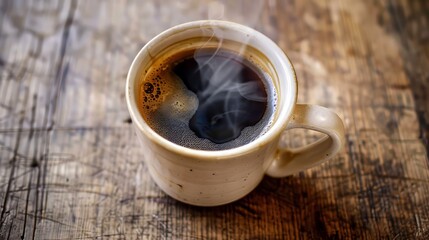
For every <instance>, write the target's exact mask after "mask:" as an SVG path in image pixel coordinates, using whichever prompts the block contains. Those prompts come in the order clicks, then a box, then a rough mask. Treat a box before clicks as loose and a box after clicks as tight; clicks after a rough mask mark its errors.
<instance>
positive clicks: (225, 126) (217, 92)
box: [173, 51, 267, 144]
mask: <svg viewBox="0 0 429 240" xmlns="http://www.w3.org/2000/svg"><path fill="white" fill-rule="evenodd" d="M173 72H174V74H176V75H177V76H178V77H179V78H180V79H181V80H182V81H183V83H184V84H185V86H186V87H187V88H188V89H189V90H191V91H192V92H193V93H195V94H196V96H197V98H198V107H197V109H196V112H195V113H194V115H193V116H192V118H191V119H190V121H189V128H190V129H191V130H192V131H194V132H195V134H196V135H197V136H198V137H201V138H206V139H209V140H210V141H212V142H214V143H218V144H221V143H225V142H228V141H231V140H233V139H235V138H237V137H238V136H239V135H240V134H241V131H242V130H243V128H245V127H249V126H253V125H255V124H256V123H257V122H259V121H260V120H261V119H262V116H263V115H264V113H265V110H266V108H267V93H266V90H265V86H264V84H263V82H262V81H263V80H262V76H260V75H259V74H258V73H257V72H256V69H253V67H252V65H251V64H250V63H248V62H247V61H246V60H245V59H243V58H241V57H240V56H238V55H235V54H232V53H229V52H223V51H218V52H216V54H214V53H213V52H211V51H201V52H198V53H195V54H194V55H192V56H190V57H188V58H186V59H184V60H183V61H181V62H179V63H177V64H175V65H174V67H173Z"/></svg>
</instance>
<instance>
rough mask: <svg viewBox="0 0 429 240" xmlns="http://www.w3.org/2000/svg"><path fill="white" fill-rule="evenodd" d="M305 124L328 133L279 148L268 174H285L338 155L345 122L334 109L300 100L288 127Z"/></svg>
mask: <svg viewBox="0 0 429 240" xmlns="http://www.w3.org/2000/svg"><path fill="white" fill-rule="evenodd" d="M293 128H305V129H310V130H314V131H318V132H321V133H325V134H326V135H327V136H325V137H323V138H322V139H320V140H318V141H316V142H314V143H311V144H309V145H307V146H304V147H300V148H297V149H287V148H279V149H278V151H277V155H276V157H275V159H274V160H273V162H272V163H271V165H270V166H269V167H268V170H267V172H266V174H267V175H268V176H271V177H285V176H288V175H291V174H293V173H297V172H299V171H303V170H305V169H307V168H311V167H314V166H316V165H319V164H321V163H323V162H325V161H327V160H329V159H330V158H332V157H333V156H335V155H336V154H337V153H338V152H339V151H340V150H341V148H342V146H343V145H344V143H345V137H344V125H343V122H342V121H341V119H340V117H339V116H338V115H337V114H336V113H334V112H333V111H331V110H329V109H327V108H324V107H321V106H316V105H308V104H297V105H296V106H295V109H294V111H293V114H292V116H291V118H290V121H289V124H288V125H287V127H286V129H285V131H287V130H289V129H293Z"/></svg>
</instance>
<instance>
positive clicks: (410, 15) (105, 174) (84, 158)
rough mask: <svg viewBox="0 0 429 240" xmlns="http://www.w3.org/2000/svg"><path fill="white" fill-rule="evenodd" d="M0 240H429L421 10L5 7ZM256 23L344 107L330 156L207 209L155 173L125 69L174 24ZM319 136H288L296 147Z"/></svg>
mask: <svg viewBox="0 0 429 240" xmlns="http://www.w3.org/2000/svg"><path fill="white" fill-rule="evenodd" d="M0 8H1V11H0V214H1V216H0V239H20V238H24V239H87V238H88V239H95V238H112V239H295V238H302V239H429V161H428V155H427V153H428V136H429V111H428V109H429V107H428V105H429V101H428V92H429V88H428V85H429V44H428V43H429V16H428V15H429V2H428V1H424V0H421V1H402V0H382V1H371V0H366V1H355V0H344V1H341V0H333V1H319V0H312V1H292V0H290V1H280V0H277V1H276V0H270V1H266V2H264V1H253V2H250V1H228V2H227V1H219V2H218V1H209V0H207V1H197V0H195V1H113V0H112V1H83V0H81V1H15V0H9V1H0ZM205 18H220V19H227V20H232V21H236V22H239V23H243V24H246V25H249V26H252V27H254V28H256V29H258V30H260V31H261V32H263V33H265V34H266V35H268V36H269V37H270V38H272V39H273V40H274V41H276V42H277V43H278V44H279V45H280V46H281V47H282V48H283V49H284V51H285V52H286V53H287V54H288V55H289V57H290V58H291V59H292V61H293V62H294V64H295V67H296V70H297V75H298V78H299V81H300V82H299V87H300V90H299V101H300V102H308V103H315V104H321V105H324V106H327V107H329V108H332V109H334V110H336V111H337V112H338V113H339V114H340V115H341V117H342V118H343V119H344V122H345V125H346V131H347V136H346V137H347V145H346V146H345V148H344V150H343V151H342V152H341V154H340V155H339V156H337V157H336V158H335V159H333V160H332V161H330V162H328V163H326V164H324V165H322V166H319V167H316V168H313V169H310V170H308V171H305V172H302V173H300V174H296V175H295V176H291V177H287V178H283V179H272V178H265V179H264V180H263V182H262V183H261V184H260V186H259V187H258V188H257V189H256V190H255V191H253V192H252V193H251V194H250V195H248V196H247V197H245V198H243V199H241V200H239V201H237V202H235V203H233V204H229V205H226V206H221V207H216V208H198V207H192V206H188V205H185V204H182V203H179V202H177V201H175V200H173V199H171V198H169V197H167V196H166V195H165V194H164V193H162V192H161V191H160V190H159V189H158V188H157V187H156V185H155V184H154V182H153V181H152V180H151V179H150V177H149V176H148V172H147V169H146V167H145V165H144V163H143V162H142V159H143V158H144V152H141V151H140V148H139V145H138V143H137V140H136V137H135V135H134V132H133V129H132V127H131V125H130V124H129V115H128V112H127V110H126V105H125V100H124V83H125V76H126V73H127V70H128V67H129V65H130V63H131V61H132V59H133V57H134V56H135V54H136V53H137V51H138V50H139V49H140V48H141V47H142V46H143V45H144V44H145V43H146V42H147V41H149V40H150V39H151V38H152V37H153V36H155V35H156V34H157V33H159V32H160V31H162V30H164V29H166V28H168V27H171V26H173V25H176V24H179V23H182V22H186V21H190V20H196V19H205ZM316 137H317V135H314V134H312V133H303V132H299V131H294V132H291V133H290V134H289V135H287V136H286V140H287V142H288V143H289V145H290V146H297V145H301V144H304V143H308V142H311V141H313V140H314V139H315V138H316Z"/></svg>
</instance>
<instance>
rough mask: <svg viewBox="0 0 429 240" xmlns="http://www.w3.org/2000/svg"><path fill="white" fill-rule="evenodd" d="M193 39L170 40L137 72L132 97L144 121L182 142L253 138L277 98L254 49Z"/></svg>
mask: <svg viewBox="0 0 429 240" xmlns="http://www.w3.org/2000/svg"><path fill="white" fill-rule="evenodd" d="M197 43H198V42H195V41H194V42H192V41H189V42H186V43H181V44H180V45H179V46H171V47H170V48H169V49H166V50H164V52H163V53H161V54H159V57H158V58H156V59H154V61H153V62H152V63H151V64H150V66H149V67H148V68H147V69H145V71H144V73H142V74H141V79H140V87H139V89H138V92H137V98H138V99H137V102H138V107H139V111H140V113H141V114H142V116H143V118H144V120H145V122H146V123H147V124H148V125H149V126H150V127H151V128H152V129H153V130H154V131H155V132H157V133H158V134H159V135H161V136H162V137H164V138H166V139H167V140H169V141H171V142H174V143H176V144H178V145H181V146H184V147H188V148H194V149H200V150H226V149H231V148H235V147H239V146H242V145H245V144H247V143H250V142H252V141H254V140H255V139H257V138H258V137H260V136H261V135H263V134H264V133H265V132H266V131H267V130H268V129H269V127H270V125H271V120H272V116H273V113H274V112H275V107H276V101H277V99H276V93H275V89H274V86H273V83H272V80H271V78H270V76H269V75H268V74H267V73H266V72H265V71H264V70H263V68H262V67H261V65H259V64H258V61H261V60H260V59H258V57H257V56H258V52H257V51H256V50H255V49H253V48H251V47H246V46H243V45H241V46H240V45H237V43H234V42H225V41H223V42H222V43H219V42H213V43H212V42H209V41H207V42H203V41H200V43H201V44H197ZM220 44H222V45H221V46H220ZM180 46H181V47H180Z"/></svg>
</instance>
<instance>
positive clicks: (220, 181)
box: [126, 20, 344, 206]
mask: <svg viewBox="0 0 429 240" xmlns="http://www.w3.org/2000/svg"><path fill="white" fill-rule="evenodd" d="M207 38H209V39H213V38H215V39H217V40H216V41H218V42H222V41H223V40H227V41H232V42H236V43H241V44H247V45H248V46H251V47H253V48H255V49H257V50H258V51H259V52H261V53H262V54H263V55H264V57H266V58H265V59H266V60H267V61H268V62H266V64H267V65H266V68H265V69H266V71H268V74H269V75H270V77H271V81H273V82H272V83H273V86H274V87H275V91H276V94H277V103H276V105H277V107H276V110H275V112H274V115H273V119H272V123H271V125H270V127H269V129H268V130H267V131H266V132H265V134H263V135H262V136H260V137H258V138H257V139H255V140H254V141H252V142H250V143H248V144H246V145H243V146H240V147H236V148H232V149H227V150H219V151H206V150H196V149H191V148H186V147H183V146H180V145H178V144H175V143H173V142H170V141H168V140H167V139H165V138H163V137H162V136H160V135H159V134H158V133H157V132H155V131H154V130H153V129H151V128H150V127H149V125H148V124H147V123H146V122H145V120H144V118H143V117H142V115H141V113H140V112H139V110H138V106H137V91H139V86H140V81H141V79H142V77H141V75H142V74H144V73H143V70H144V69H147V68H148V67H149V66H150V64H151V63H152V62H153V61H154V59H156V57H157V56H158V55H159V54H161V52H162V51H164V50H165V49H167V48H168V47H170V46H172V45H174V44H175V43H178V42H182V41H186V40H189V39H207ZM297 91H298V89H297V79H296V75H295V71H294V69H293V67H292V63H291V62H290V60H289V59H288V58H287V57H286V55H285V54H284V53H283V51H282V50H281V49H280V48H279V47H278V46H277V45H276V44H275V43H274V42H273V41H271V40H270V39H269V38H268V37H266V36H265V35H263V34H261V33H259V32H257V31H255V30H254V29H251V28H249V27H246V26H243V25H240V24H237V23H232V22H227V21H217V20H203V21H195V22H189V23H185V24H182V25H178V26H175V27H173V28H170V29H168V30H166V31H164V32H163V33H161V34H159V35H158V36H156V37H155V38H153V39H152V40H151V41H150V42H149V43H147V44H146V45H145V46H144V47H143V48H142V49H141V50H140V52H139V53H138V54H137V56H136V57H135V59H134V61H133V63H132V64H131V67H130V69H129V72H128V76H127V82H126V100H127V106H128V110H129V112H130V115H131V118H132V121H133V124H134V126H135V129H136V133H137V136H138V138H139V140H140V142H141V147H142V149H143V151H144V154H145V163H146V165H147V167H148V170H149V173H150V175H151V176H152V179H153V180H154V181H155V182H156V183H157V185H158V186H159V187H160V188H161V189H162V190H163V191H164V192H165V193H167V194H168V195H170V196H171V197H173V198H175V199H177V200H179V201H182V202H185V203H188V204H193V205H199V206H216V205H221V204H226V203H229V202H232V201H235V200H237V199H240V198H242V197H243V196H245V195H246V194H248V193H249V192H251V191H252V190H253V189H254V188H255V187H256V186H257V185H258V184H259V183H260V181H261V180H262V178H263V176H264V175H265V174H267V175H269V176H272V177H284V176H287V175H290V174H293V173H297V172H299V171H302V170H305V169H307V168H310V167H313V166H315V165H318V164H321V163H323V162H325V161H326V160H328V159H330V158H332V157H333V156H334V155H335V154H337V153H338V152H339V151H340V150H341V148H342V146H343V144H344V126H343V123H342V121H341V119H340V118H339V117H338V115H337V114H335V113H334V112H333V111H331V110H329V109H327V108H324V107H320V106H314V105H306V104H297V103H296V99H297V94H298V92H297ZM292 128H305V129H312V130H315V131H318V132H321V133H325V134H326V136H325V137H324V138H322V139H321V140H319V141H317V142H316V143H313V144H310V145H308V146H305V147H302V148H299V149H285V148H280V147H279V146H280V145H283V144H280V141H281V136H282V134H283V133H284V132H285V131H287V130H288V129H292Z"/></svg>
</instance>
